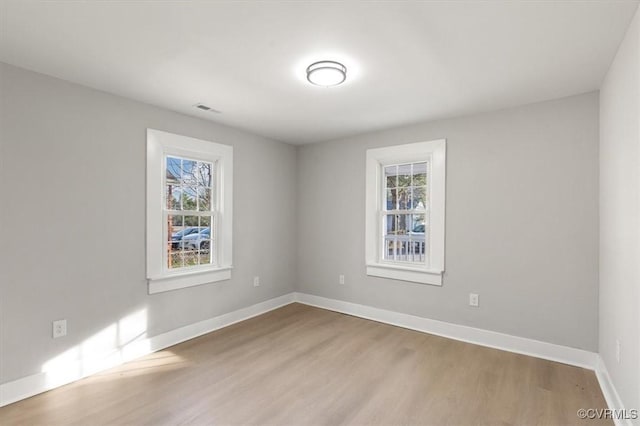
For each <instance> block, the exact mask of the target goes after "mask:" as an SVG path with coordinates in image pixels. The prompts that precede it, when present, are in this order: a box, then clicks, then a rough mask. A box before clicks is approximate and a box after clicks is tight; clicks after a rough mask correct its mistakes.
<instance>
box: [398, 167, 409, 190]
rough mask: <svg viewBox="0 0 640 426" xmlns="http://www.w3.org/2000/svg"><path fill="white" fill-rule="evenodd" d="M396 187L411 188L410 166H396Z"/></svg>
mask: <svg viewBox="0 0 640 426" xmlns="http://www.w3.org/2000/svg"><path fill="white" fill-rule="evenodd" d="M398 186H399V187H404V186H411V164H402V165H400V166H398Z"/></svg>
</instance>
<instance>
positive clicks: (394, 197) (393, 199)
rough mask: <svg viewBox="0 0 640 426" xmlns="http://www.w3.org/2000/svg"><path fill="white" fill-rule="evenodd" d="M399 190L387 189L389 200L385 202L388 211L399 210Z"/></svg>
mask: <svg viewBox="0 0 640 426" xmlns="http://www.w3.org/2000/svg"><path fill="white" fill-rule="evenodd" d="M397 192H398V190H397V189H396V188H392V189H387V199H386V202H385V206H386V210H395V209H397V208H398V193H397Z"/></svg>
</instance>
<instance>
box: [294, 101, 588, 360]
mask: <svg viewBox="0 0 640 426" xmlns="http://www.w3.org/2000/svg"><path fill="white" fill-rule="evenodd" d="M425 102H428V99H427V100H425ZM438 138H446V139H447V141H448V146H447V211H446V273H445V275H444V284H443V286H442V287H436V286H430V285H421V284H415V283H408V282H401V281H393V280H389V279H382V278H375V277H368V276H366V275H365V262H364V244H365V243H364V230H365V229H364V196H365V180H364V176H365V174H364V173H365V150H366V149H367V148H372V147H380V146H386V145H394V144H402V143H409V142H418V141H426V140H431V139H438ZM597 187H598V94H597V93H589V94H585V95H580V96H574V97H570V98H565V99H560V100H555V101H550V102H544V103H538V104H533V105H528V106H523V107H519V108H513V109H509V110H503V111H498V112H493V113H488V114H481V115H475V116H471V117H463V118H458V119H452V120H446V121H438V122H431V123H424V124H417V125H413V126H408V127H402V128H397V129H391V130H388V131H383V132H376V133H371V134H367V135H362V136H358V137H354V138H348V139H343V140H337V141H332V142H328V143H321V144H313V145H308V146H304V147H300V148H299V149H298V198H297V202H298V280H297V283H298V290H299V291H302V292H305V293H310V294H314V295H318V296H324V297H330V298H335V299H341V300H346V301H349V302H354V303H360V304H365V305H370V306H375V307H380V308H385V309H389V310H393V311H399V312H404V313H409V314H413V315H418V316H422V317H427V318H433V319H438V320H443V321H448V322H451V323H456V324H464V325H469V326H473V327H479V328H483V329H488V330H494V331H498V332H504V333H508V334H512V335H517V336H522V337H526V338H532V339H537V340H541V341H545V342H551V343H556V344H561V345H567V346H571V347H576V348H581V349H587V350H592V351H595V350H597V348H598V331H597V330H598V190H597ZM339 274H345V275H346V285H339V284H338V275H339ZM470 292H475V293H479V294H480V307H479V308H471V307H469V306H468V293H470Z"/></svg>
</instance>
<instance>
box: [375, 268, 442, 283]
mask: <svg viewBox="0 0 640 426" xmlns="http://www.w3.org/2000/svg"><path fill="white" fill-rule="evenodd" d="M443 272H444V271H437V270H429V269H420V268H412V267H410V266H402V265H390V264H384V263H368V264H367V275H371V276H374V277H381V278H390V279H393V280H400V281H410V282H414V283H420V284H430V285H437V286H441V285H442V274H443Z"/></svg>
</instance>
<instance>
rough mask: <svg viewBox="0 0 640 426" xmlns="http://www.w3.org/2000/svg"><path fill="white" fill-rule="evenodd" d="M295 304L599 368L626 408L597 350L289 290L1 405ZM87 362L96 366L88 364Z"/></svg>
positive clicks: (7, 393)
mask: <svg viewBox="0 0 640 426" xmlns="http://www.w3.org/2000/svg"><path fill="white" fill-rule="evenodd" d="M293 302H300V303H303V304H305V305H310V306H315V307H318V308H323V309H328V310H331V311H336V312H341V313H344V314H348V315H353V316H357V317H360V318H365V319H370V320H373V321H378V322H382V323H386V324H391V325H395V326H398V327H403V328H407V329H411V330H416V331H421V332H424V333H429V334H435V335H438V336H442V337H447V338H451V339H455V340H460V341H463V342H468V343H473V344H477V345H481V346H487V347H491V348H496V349H501V350H505V351H509V352H515V353H519V354H524V355H529V356H533V357H537V358H542V359H548V360H551V361H557V362H561V363H564V364H570V365H575V366H578V367H582V368H587V369H590V370H595V372H596V376H597V378H598V381H599V383H600V387H601V388H602V392H603V394H604V397H605V399H606V401H607V404H608V406H609V408H611V409H612V410H623V409H624V407H623V404H622V401H621V400H620V397H619V395H618V393H617V391H616V389H615V387H614V385H613V383H612V382H611V378H610V377H609V374H608V372H607V369H606V366H605V365H604V363H603V362H602V359H601V358H600V356H599V355H598V354H597V353H594V352H589V351H585V350H582V349H576V348H570V347H566V346H561V345H556V344H553V343H546V342H540V341H537V340H532V339H526V338H523V337H517V336H512V335H508V334H503V333H497V332H494V331H488V330H482V329H478V328H473V327H467V326H463V325H458V324H451V323H447V322H443V321H438V320H433V319H429V318H423V317H418V316H414V315H409V314H403V313H400V312H394V311H388V310H385V309H379V308H374V307H371V306H365V305H359V304H356V303H351V302H345V301H342V300H335V299H328V298H325V297H320V296H314V295H311V294H305V293H289V294H285V295H283V296H280V297H276V298H274V299H270V300H267V301H264V302H260V303H257V304H255V305H252V306H249V307H247V308H242V309H238V310H236V311H233V312H229V313H227V314H223V315H220V316H217V317H214V318H210V319H207V320H204V321H200V322H197V323H194V324H190V325H187V326H184V327H181V328H178V329H176V330H171V331H169V332H166V333H163V334H160V335H157V336H153V337H150V338H144V339H141V340H137V341H135V342H133V343H131V344H129V345H127V346H126V347H123V348H119V349H118V350H117V351H114V352H113V353H109V354H104V356H103V357H101V358H100V359H97V360H96V359H92V360H82V364H83V365H76V364H79V363H80V362H79V361H76V364H74V365H70V366H69V368H68V370H69V371H71V374H66V375H64V376H63V377H51V374H50V372H42V373H38V374H34V375H31V376H27V377H24V378H21V379H18V380H15V381H13V382H8V383H4V384H1V385H0V407H2V406H5V405H8V404H11V403H13V402H16V401H19V400H21V399H25V398H28V397H30V396H34V395H37V394H39V393H42V392H46V391H48V390H51V389H54V388H56V387H59V386H62V385H65V384H68V383H71V382H74V381H76V380H79V379H82V378H83V377H87V376H90V375H91V374H95V373H98V372H100V371H103V370H106V369H108V368H111V367H115V366H117V365H120V364H122V363H124V362H127V361H131V360H133V359H136V358H139V357H141V356H144V355H147V354H150V353H152V352H155V351H159V350H162V349H165V348H167V347H169V346H173V345H176V344H178V343H181V342H184V341H186V340H189V339H193V338H195V337H198V336H201V335H203V334H206V333H210V332H212V331H215V330H218V329H220V328H224V327H227V326H229V325H232V324H235V323H237V322H240V321H244V320H247V319H249V318H252V317H255V316H257V315H261V314H264V313H266V312H269V311H272V310H274V309H277V308H279V307H282V306H285V305H288V304H290V303H293ZM87 365H89V366H90V367H89V368H87ZM585 408H587V407H585ZM630 424H631V423H627V421H625V420H616V425H617V426H626V425H630Z"/></svg>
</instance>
